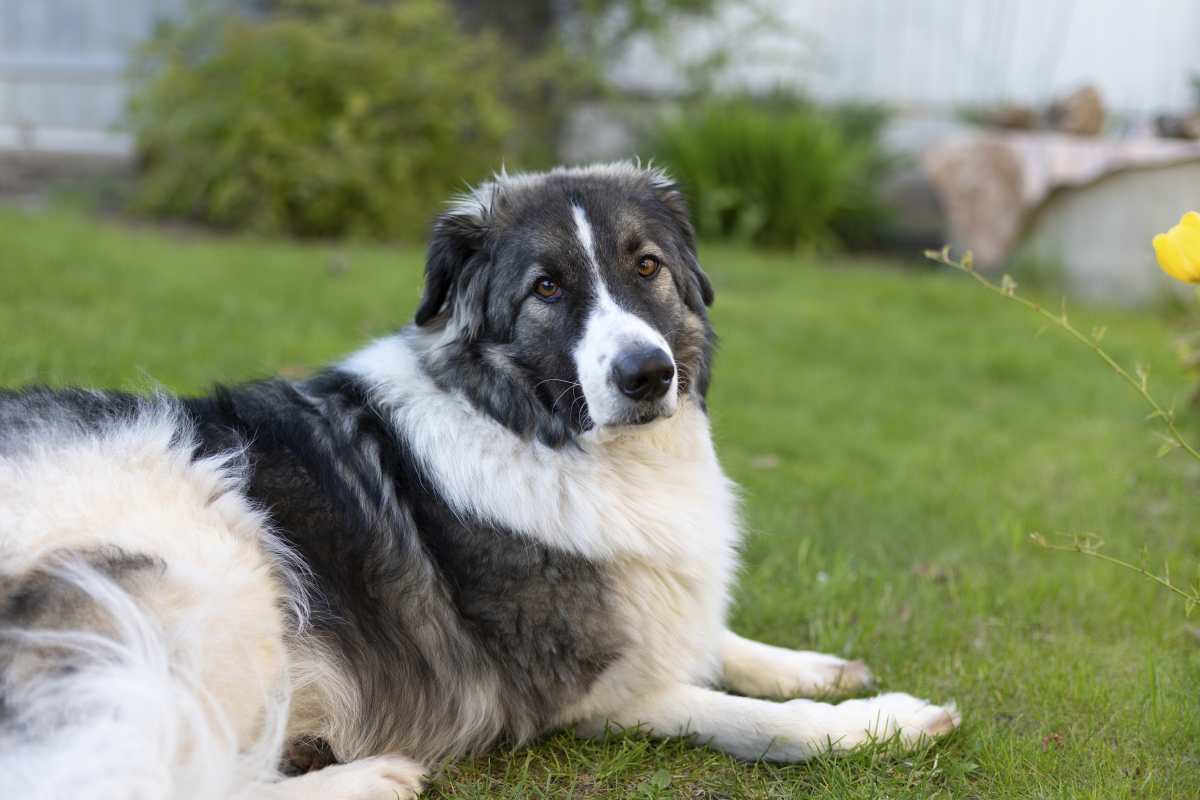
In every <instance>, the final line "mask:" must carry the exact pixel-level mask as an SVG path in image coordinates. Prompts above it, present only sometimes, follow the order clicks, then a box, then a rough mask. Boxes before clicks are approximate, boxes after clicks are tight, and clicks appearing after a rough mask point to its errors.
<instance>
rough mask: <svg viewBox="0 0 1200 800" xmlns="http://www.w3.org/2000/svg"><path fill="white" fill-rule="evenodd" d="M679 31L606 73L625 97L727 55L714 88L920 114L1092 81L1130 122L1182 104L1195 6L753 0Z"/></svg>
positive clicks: (1193, 67)
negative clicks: (803, 93) (759, 11)
mask: <svg viewBox="0 0 1200 800" xmlns="http://www.w3.org/2000/svg"><path fill="white" fill-rule="evenodd" d="M759 2H760V5H761V6H762V7H764V8H765V9H766V10H767V11H768V13H769V15H770V16H773V17H774V20H773V21H768V22H767V23H766V24H765V25H760V26H759V27H758V29H757V30H754V31H748V29H751V28H754V25H753V15H752V14H751V13H750V12H748V11H747V10H746V9H744V8H743V9H736V10H733V11H727V12H726V13H724V14H723V15H722V17H721V18H720V19H718V20H717V21H714V22H705V23H698V24H690V25H684V26H679V27H678V28H677V29H676V32H675V33H676V36H675V37H674V41H673V43H672V44H671V45H670V46H669V47H666V46H664V45H662V44H661V43H653V42H650V41H649V40H648V39H642V40H640V41H638V42H637V43H635V45H634V46H633V48H632V50H631V51H630V52H629V53H625V54H621V55H620V56H619V57H618V58H616V59H614V61H613V64H612V70H611V71H612V75H613V77H614V78H615V79H616V80H617V81H618V82H619V83H620V84H622V85H623V86H625V87H627V88H631V89H635V90H640V91H647V92H660V91H672V90H676V89H678V88H680V87H681V85H682V81H681V78H680V70H679V69H678V64H679V63H680V62H687V61H689V60H692V61H694V60H696V59H698V58H700V57H702V56H703V55H705V54H706V53H711V52H713V50H714V49H716V48H719V47H726V48H727V49H728V50H729V52H730V55H731V57H732V63H733V64H734V67H733V68H732V69H730V70H729V71H728V72H727V73H726V74H725V82H726V83H727V84H735V85H749V86H752V87H754V88H760V89H761V88H764V87H767V86H770V85H771V84H774V83H785V84H799V85H803V86H806V87H807V88H808V89H809V91H810V92H811V93H812V94H813V95H815V96H817V97H819V98H823V99H831V100H844V99H855V100H868V101H879V102H883V103H886V104H888V105H890V106H892V107H894V108H897V109H899V110H909V111H913V112H917V113H930V112H932V113H948V112H949V111H952V110H953V109H954V108H955V107H957V106H965V105H986V104H993V103H998V102H1010V103H1021V104H1043V103H1047V102H1049V101H1050V100H1051V99H1053V98H1054V97H1055V96H1057V95H1061V94H1065V93H1067V92H1070V91H1072V90H1074V89H1077V88H1079V87H1080V86H1082V85H1083V84H1085V83H1095V84H1096V85H1097V86H1098V87H1099V89H1100V92H1101V95H1102V96H1103V97H1104V99H1105V102H1106V103H1107V104H1108V106H1109V107H1110V108H1112V109H1115V110H1118V111H1123V112H1127V113H1131V114H1134V115H1141V116H1146V115H1152V114H1157V113H1161V112H1163V111H1179V110H1183V109H1185V108H1188V107H1189V106H1191V105H1192V102H1193V97H1192V93H1191V88H1190V85H1189V77H1190V76H1191V75H1193V74H1200V0H759Z"/></svg>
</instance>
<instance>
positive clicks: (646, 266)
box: [638, 256, 658, 278]
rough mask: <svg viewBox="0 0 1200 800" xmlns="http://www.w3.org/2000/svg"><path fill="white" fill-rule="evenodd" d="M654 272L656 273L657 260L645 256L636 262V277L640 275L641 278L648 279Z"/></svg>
mask: <svg viewBox="0 0 1200 800" xmlns="http://www.w3.org/2000/svg"><path fill="white" fill-rule="evenodd" d="M656 272H658V259H657V258H653V257H652V256H646V257H645V258H643V259H642V260H641V261H639V262H638V275H641V276H642V277H643V278H649V277H650V276H651V275H653V274H654V273H656Z"/></svg>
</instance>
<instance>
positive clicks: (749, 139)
mask: <svg viewBox="0 0 1200 800" xmlns="http://www.w3.org/2000/svg"><path fill="white" fill-rule="evenodd" d="M715 2H716V0H662V1H661V2H653V3H652V2H649V0H577V2H574V3H571V4H569V5H570V8H569V9H566V11H564V7H563V3H561V2H556V0H534V1H533V2H528V3H524V2H523V3H511V2H503V1H502V0H247V1H246V2H236V0H231V2H226V3H222V4H213V3H207V4H198V5H197V6H196V7H195V9H194V11H193V13H192V15H191V17H190V18H189V19H187V20H186V21H184V22H183V23H181V24H176V25H171V26H166V27H164V28H163V29H162V30H161V31H160V32H159V34H158V35H157V36H156V37H155V38H154V39H152V40H151V41H150V42H149V43H148V44H147V45H145V46H144V47H143V48H142V50H141V51H140V54H139V56H138V59H137V62H136V64H137V66H136V68H135V70H134V73H133V81H134V92H133V99H132V102H131V106H130V114H129V124H130V126H131V129H132V131H133V132H134V134H135V136H136V139H137V142H138V148H139V152H140V154H141V160H142V169H141V174H140V178H139V180H138V183H137V188H136V190H135V192H134V196H133V199H132V201H131V209H132V210H133V211H134V212H135V213H140V214H146V215H151V216H158V217H170V218H181V219H187V220H191V221H195V222H200V223H203V224H208V225H212V226H216V227H221V228H228V229H248V230H252V231H256V232H261V233H268V234H290V235H296V236H302V237H322V238H332V237H340V236H347V235H349V236H355V237H361V238H375V239H385V240H388V239H407V240H413V239H418V238H419V237H420V236H421V234H422V233H423V231H424V230H425V228H426V226H427V225H428V222H429V220H430V219H431V217H432V215H433V214H435V213H436V212H437V211H438V209H439V208H440V207H441V206H440V204H441V203H442V201H444V200H445V198H446V197H447V196H448V195H450V194H452V193H453V192H454V191H457V190H461V189H463V188H464V187H465V186H466V185H468V184H470V183H472V182H475V181H478V180H480V179H482V178H485V177H487V176H488V175H489V174H490V173H491V171H492V170H497V169H499V168H500V167H501V166H504V167H505V168H507V169H508V170H509V171H513V170H520V169H544V168H547V167H549V166H551V165H553V164H555V163H557V161H558V158H559V144H560V141H561V140H562V136H563V128H564V125H565V123H566V120H567V119H568V116H569V114H570V113H571V111H572V109H573V108H575V107H576V106H577V105H578V104H579V103H581V102H584V101H587V100H589V99H596V98H603V99H604V100H605V101H607V102H610V103H611V102H616V103H620V102H621V101H622V98H621V97H619V96H618V95H619V93H618V92H617V91H616V90H615V89H614V88H613V87H612V86H611V85H610V84H608V83H607V82H606V79H605V78H604V74H605V71H604V64H605V59H607V58H609V57H611V54H612V53H614V52H618V51H619V50H620V47H621V44H622V43H623V42H625V41H627V40H628V39H629V37H631V36H633V35H634V34H637V33H641V32H650V33H652V34H656V35H660V36H669V34H670V29H671V27H672V23H673V21H678V20H680V19H686V18H688V17H697V16H703V15H706V14H710V13H711V12H712V11H713V10H714V6H715ZM567 12H569V13H567ZM693 82H694V86H693V88H692V90H691V91H690V92H689V93H688V95H687V97H686V98H685V100H684V101H683V106H684V107H685V108H686V109H688V110H686V111H678V110H677V112H676V113H674V114H671V113H663V112H662V111H661V110H658V111H653V112H652V113H651V114H650V115H649V117H648V118H649V119H650V122H649V123H648V124H647V125H646V126H645V127H646V128H647V132H646V136H645V137H644V141H643V147H642V149H641V154H642V155H643V156H645V157H652V158H654V159H655V160H656V161H657V163H660V164H662V165H664V166H666V167H668V168H669V169H670V170H671V171H672V172H673V173H674V174H675V175H676V176H677V177H679V178H680V179H681V180H682V181H683V182H684V183H685V187H684V190H685V192H687V193H688V194H690V195H691V196H692V197H693V198H694V200H693V202H694V206H695V207H694V210H695V213H696V217H697V220H698V223H699V227H700V231H701V234H702V235H703V236H706V237H710V238H730V239H736V240H742V241H746V242H750V243H754V244H758V245H763V246H767V247H772V248H783V249H795V248H808V247H817V248H822V249H824V248H837V247H841V246H844V245H849V246H864V245H866V246H869V245H874V244H876V243H878V240H879V239H880V231H881V230H883V225H884V222H885V219H884V214H883V211H882V206H881V204H880V203H879V202H878V199H877V191H876V187H877V185H878V182H879V180H880V179H881V178H882V177H883V175H884V174H885V173H886V171H887V169H888V164H889V162H888V160H887V159H886V158H884V157H883V156H882V151H881V149H880V148H879V147H878V144H877V143H878V138H879V137H878V135H879V131H880V128H881V125H882V123H883V121H884V116H883V113H882V112H881V111H879V110H877V109H874V108H864V107H847V108H839V109H821V108H818V107H816V106H814V105H812V104H810V103H807V102H804V101H803V100H802V99H800V98H798V97H796V96H795V95H794V94H788V93H786V92H776V93H775V94H773V95H771V96H770V97H766V98H753V97H749V96H722V95H721V94H720V93H719V92H717V91H716V90H714V89H712V88H711V85H710V84H711V82H710V81H707V80H705V76H704V75H702V74H700V73H697V74H696V75H695V76H694V81H693ZM667 105H670V104H669V103H668V104H667ZM676 105H678V104H676Z"/></svg>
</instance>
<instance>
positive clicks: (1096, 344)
mask: <svg viewBox="0 0 1200 800" xmlns="http://www.w3.org/2000/svg"><path fill="white" fill-rule="evenodd" d="M925 256H926V258H929V259H932V260H934V261H937V262H938V263H941V264H946V265H947V266H951V267H954V268H955V269H957V270H961V271H962V272H965V273H967V274H968V275H970V276H971V277H973V278H974V279H975V280H977V281H979V282H980V283H981V284H983V286H984V288H986V289H988V290H989V291H992V292H995V293H996V294H998V295H1002V296H1004V297H1007V298H1009V299H1011V300H1015V301H1017V302H1018V303H1020V304H1021V305H1023V306H1025V307H1026V308H1029V309H1032V310H1033V311H1036V312H1037V313H1038V314H1041V315H1042V316H1043V317H1045V318H1047V319H1048V320H1050V322H1048V323H1047V324H1046V325H1043V326H1042V328H1041V329H1040V330H1038V333H1037V335H1038V336H1041V335H1042V333H1044V332H1045V331H1046V330H1047V329H1049V328H1050V327H1052V326H1054V325H1057V326H1058V327H1060V328H1062V329H1063V330H1065V331H1066V332H1067V333H1069V334H1071V335H1072V336H1074V337H1075V338H1076V339H1078V340H1079V341H1081V342H1083V343H1084V344H1085V345H1087V347H1088V348H1089V349H1091V350H1092V351H1093V352H1094V353H1096V355H1098V356H1099V357H1100V358H1102V359H1104V362H1105V363H1106V364H1108V365H1109V366H1110V367H1112V368H1113V369H1114V370H1115V371H1116V373H1117V374H1118V375H1120V376H1121V377H1122V378H1124V379H1125V381H1126V382H1127V383H1128V384H1129V385H1130V386H1131V387H1133V390H1134V391H1136V392H1137V393H1138V394H1140V395H1141V396H1142V398H1143V399H1144V400H1145V401H1146V402H1147V403H1148V404H1149V405H1150V408H1151V409H1153V410H1152V411H1151V412H1150V414H1148V415H1147V416H1146V419H1147V420H1151V419H1154V418H1156V417H1160V418H1162V420H1163V422H1164V423H1165V424H1166V426H1167V430H1168V432H1169V433H1170V435H1169V436H1163V435H1162V434H1159V436H1160V437H1161V438H1162V439H1163V440H1164V441H1163V445H1162V447H1160V448H1159V449H1158V455H1159V457H1160V458H1161V457H1162V456H1163V455H1165V454H1166V453H1168V452H1170V451H1171V449H1173V448H1174V449H1179V450H1184V451H1186V452H1187V453H1188V455H1190V456H1191V457H1192V458H1194V459H1196V460H1197V461H1200V453H1197V452H1196V451H1195V450H1194V449H1193V448H1192V446H1191V445H1189V444H1188V443H1187V442H1186V441H1185V440H1184V438H1183V437H1182V436H1180V435H1179V431H1178V430H1176V429H1175V398H1172V400H1171V406H1170V408H1169V409H1168V410H1166V411H1164V410H1163V408H1162V406H1160V405H1159V404H1158V402H1157V401H1156V400H1155V399H1154V398H1153V397H1152V396H1151V395H1150V392H1149V389H1148V388H1147V384H1148V383H1149V380H1150V367H1148V366H1143V365H1142V364H1140V363H1136V362H1135V364H1134V374H1135V375H1137V377H1136V378H1134V377H1133V375H1130V374H1129V373H1128V372H1126V371H1125V370H1124V369H1122V368H1121V365H1120V364H1118V363H1117V362H1116V361H1114V360H1113V359H1112V357H1111V356H1109V355H1108V353H1106V352H1104V351H1103V350H1102V349H1100V340H1101V339H1103V338H1104V333H1105V331H1107V330H1108V329H1107V328H1103V327H1101V328H1092V338H1091V339H1089V338H1088V337H1086V336H1084V335H1083V334H1082V333H1080V332H1079V331H1078V330H1076V329H1075V328H1072V327H1071V324H1070V322H1069V321H1068V320H1067V298H1066V297H1063V299H1062V305H1061V309H1062V314H1061V315H1060V316H1055V315H1054V314H1052V313H1050V312H1049V311H1047V310H1046V309H1044V308H1042V307H1041V305H1039V304H1038V303H1034V302H1031V301H1029V300H1026V299H1025V298H1024V297H1021V296H1020V295H1018V294H1017V293H1016V289H1017V283H1016V281H1014V280H1013V279H1012V278H1011V277H1010V276H1008V275H1005V276H1004V278H1003V279H1002V280H1001V281H1000V285H999V286H997V285H996V284H994V283H992V282H991V281H989V280H988V279H987V278H985V277H983V276H982V275H980V274H979V273H978V272H976V271H975V264H974V258H973V256H972V254H971V253H970V251H968V252H967V254H966V255H965V256H963V258H962V260H961V261H955V260H954V259H952V258H950V246H949V245H947V246H946V247H943V248H942V249H941V250H940V251H939V250H926V251H925ZM1057 535H1058V536H1064V537H1066V538H1069V539H1071V544H1070V545H1069V546H1063V545H1053V544H1050V543H1049V542H1047V541H1046V537H1044V536H1042V535H1041V534H1040V533H1031V534H1029V536H1030V538H1032V539H1033V540H1034V541H1035V542H1037V543H1038V544H1039V545H1041V546H1042V547H1044V548H1046V549H1047V550H1062V551H1066V552H1075V553H1083V554H1084V555H1087V556H1091V557H1092V558H1098V559H1100V560H1101V561H1107V562H1109V563H1110V564H1116V565H1117V566H1120V567H1124V568H1126V569H1131V570H1133V571H1134V572H1139V573H1141V574H1142V575H1145V576H1146V577H1147V578H1150V579H1151V580H1153V581H1155V582H1157V583H1159V584H1161V585H1163V586H1165V587H1166V588H1167V589H1170V590H1171V591H1172V592H1174V593H1175V594H1177V595H1180V596H1181V597H1183V598H1184V599H1185V600H1186V601H1187V602H1186V605H1185V607H1184V611H1185V613H1186V614H1187V615H1189V616H1190V615H1191V613H1192V609H1194V608H1195V607H1196V606H1197V605H1200V570H1198V571H1197V574H1196V585H1195V586H1193V587H1192V588H1191V592H1190V593H1189V592H1185V591H1184V590H1183V589H1180V588H1179V587H1178V586H1175V585H1173V584H1172V583H1171V568H1170V565H1169V564H1167V563H1165V562H1164V566H1163V574H1164V577H1159V576H1158V575H1155V574H1153V573H1151V572H1149V571H1148V570H1147V569H1146V562H1147V561H1149V560H1150V553H1149V552H1148V551H1147V550H1146V548H1145V547H1143V548H1142V549H1141V551H1140V555H1141V559H1142V565H1141V566H1140V567H1136V566H1134V565H1133V564H1129V563H1126V562H1124V561H1121V560H1120V559H1118V558H1112V557H1111V556H1107V555H1104V554H1103V553H1101V552H1099V550H1100V548H1101V547H1103V546H1104V540H1103V539H1101V538H1100V537H1099V536H1097V535H1096V534H1094V533H1085V534H1073V535H1070V536H1068V535H1067V534H1064V533H1059V534H1057Z"/></svg>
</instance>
